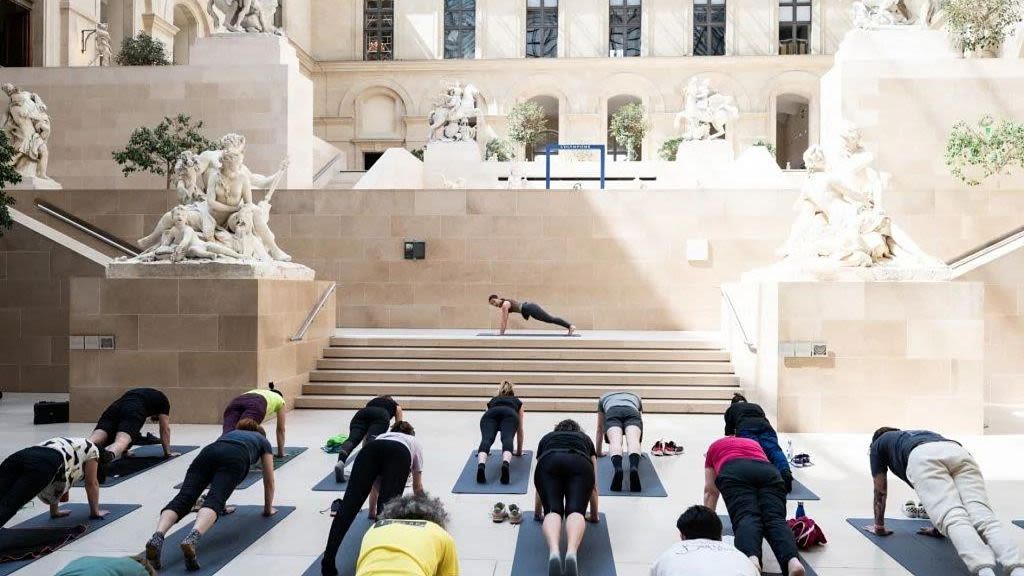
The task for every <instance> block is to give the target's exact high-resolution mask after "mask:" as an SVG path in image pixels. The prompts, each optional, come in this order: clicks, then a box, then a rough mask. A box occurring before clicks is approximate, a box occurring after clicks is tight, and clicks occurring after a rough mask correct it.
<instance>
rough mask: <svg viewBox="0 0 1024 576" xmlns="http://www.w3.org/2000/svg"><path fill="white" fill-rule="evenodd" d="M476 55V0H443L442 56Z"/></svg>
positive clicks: (463, 56) (461, 56) (469, 56)
mask: <svg viewBox="0 0 1024 576" xmlns="http://www.w3.org/2000/svg"><path fill="white" fill-rule="evenodd" d="M475 55H476V0H444V57H445V58H473V57H474V56H475Z"/></svg>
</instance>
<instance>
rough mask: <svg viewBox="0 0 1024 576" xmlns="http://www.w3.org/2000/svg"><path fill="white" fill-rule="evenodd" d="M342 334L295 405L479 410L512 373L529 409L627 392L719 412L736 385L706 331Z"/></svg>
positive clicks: (671, 408)
mask: <svg viewBox="0 0 1024 576" xmlns="http://www.w3.org/2000/svg"><path fill="white" fill-rule="evenodd" d="M415 332H416V331H410V334H408V335H406V334H394V333H388V334H379V335H367V334H342V335H338V336H335V337H334V338H332V339H331V343H330V346H329V347H328V348H326V349H324V354H323V356H324V357H323V359H321V360H320V361H319V362H318V364H317V369H316V370H314V371H313V372H311V373H310V375H309V380H310V382H309V384H307V385H306V386H305V387H304V389H303V394H302V396H300V397H299V398H297V400H296V407H298V408H337V409H358V408H361V407H362V406H363V405H364V404H365V403H366V401H367V400H369V399H370V398H373V397H374V396H378V395H382V394H390V395H392V396H395V397H396V398H397V399H398V400H399V401H400V402H401V403H402V406H403V407H405V408H407V409H411V410H471V411H479V410H482V409H483V408H484V407H485V406H486V404H487V400H488V399H490V397H491V396H492V395H493V394H494V392H495V390H496V388H497V385H498V383H500V382H501V381H502V380H505V379H507V380H510V381H512V382H513V383H514V384H515V385H516V393H517V395H518V396H519V397H520V398H522V399H523V401H524V403H525V404H526V407H527V409H528V410H533V411H558V412H592V411H594V410H595V407H596V400H597V399H598V397H600V396H601V394H603V393H605V392H608V391H611V390H629V391H632V392H634V393H636V394H639V395H640V396H641V397H642V398H643V399H644V409H645V411H647V412H651V413H654V412H661V413H679V414H682V413H697V414H721V413H723V412H724V411H725V409H726V408H727V407H728V404H729V399H730V398H731V397H732V394H733V393H735V392H738V391H739V390H740V388H739V384H738V380H737V378H736V376H735V375H734V373H733V369H732V364H731V363H730V359H729V354H728V352H725V351H723V350H722V348H721V344H720V343H719V342H717V341H715V340H714V339H713V338H706V337H692V336H691V337H686V336H687V335H686V333H681V334H680V335H679V337H677V338H658V339H648V338H644V337H643V334H644V333H642V332H630V333H622V334H623V335H621V336H620V335H616V334H615V333H601V335H586V334H585V335H584V337H581V338H564V337H557V336H536V335H535V336H528V335H524V336H506V337H501V338H497V337H480V336H476V335H475V334H473V333H466V334H440V333H439V334H416V333H415Z"/></svg>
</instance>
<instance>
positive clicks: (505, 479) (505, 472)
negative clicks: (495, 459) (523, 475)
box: [501, 462, 511, 484]
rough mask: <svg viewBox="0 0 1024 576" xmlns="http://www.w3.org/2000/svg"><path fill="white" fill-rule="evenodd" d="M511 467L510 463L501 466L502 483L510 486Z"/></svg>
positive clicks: (503, 463)
mask: <svg viewBox="0 0 1024 576" xmlns="http://www.w3.org/2000/svg"><path fill="white" fill-rule="evenodd" d="M510 468H511V466H510V465H509V463H508V462H502V464H501V483H502V484H508V483H509V481H510V478H509V473H510Z"/></svg>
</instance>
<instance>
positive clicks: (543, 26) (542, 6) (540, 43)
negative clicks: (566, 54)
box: [526, 0, 558, 58]
mask: <svg viewBox="0 0 1024 576" xmlns="http://www.w3.org/2000/svg"><path fill="white" fill-rule="evenodd" d="M557 56H558V0H526V57H527V58H555V57H557Z"/></svg>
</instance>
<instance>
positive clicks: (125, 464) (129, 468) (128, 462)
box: [75, 444, 199, 488]
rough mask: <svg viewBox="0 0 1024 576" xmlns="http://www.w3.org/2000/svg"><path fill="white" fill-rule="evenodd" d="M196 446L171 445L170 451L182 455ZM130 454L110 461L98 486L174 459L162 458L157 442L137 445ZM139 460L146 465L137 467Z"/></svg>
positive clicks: (78, 484) (127, 478) (127, 477)
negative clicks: (105, 479) (103, 478)
mask: <svg viewBox="0 0 1024 576" xmlns="http://www.w3.org/2000/svg"><path fill="white" fill-rule="evenodd" d="M197 448H199V446H176V445H172V446H171V451H172V452H177V453H178V454H181V455H182V456H184V455H185V454H188V453H189V452H191V451H193V450H195V449H197ZM131 454H132V455H131V456H128V457H125V458H121V459H119V460H117V461H115V462H112V463H111V464H110V466H108V467H107V481H106V482H103V483H101V484H100V486H103V487H104V488H110V487H111V486H117V485H118V484H120V483H121V482H124V481H125V480H129V479H131V478H134V477H136V476H138V475H139V474H142V473H143V472H148V471H150V470H152V469H153V468H156V467H157V466H160V465H161V464H166V463H167V462H173V461H174V458H164V448H163V446H161V445H159V444H151V445H148V446H139V447H138V448H135V449H134V450H132V451H131ZM175 458H176V457H175ZM136 459H138V460H136ZM133 460H134V461H133ZM140 462H145V463H146V466H145V467H143V468H139V466H138V463H140ZM75 486H78V487H81V486H85V482H83V481H79V482H76V483H75Z"/></svg>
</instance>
